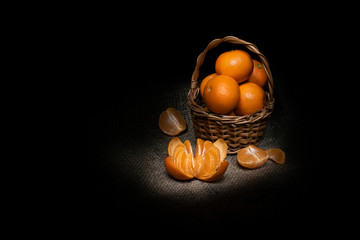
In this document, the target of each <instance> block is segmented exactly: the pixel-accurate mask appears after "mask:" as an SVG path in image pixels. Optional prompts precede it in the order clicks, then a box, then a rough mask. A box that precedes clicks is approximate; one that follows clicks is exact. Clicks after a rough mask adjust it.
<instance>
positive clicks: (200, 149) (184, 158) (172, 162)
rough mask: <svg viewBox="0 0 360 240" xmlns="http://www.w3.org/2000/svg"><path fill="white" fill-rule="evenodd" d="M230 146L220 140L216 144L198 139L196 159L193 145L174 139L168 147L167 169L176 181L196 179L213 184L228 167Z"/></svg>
mask: <svg viewBox="0 0 360 240" xmlns="http://www.w3.org/2000/svg"><path fill="white" fill-rule="evenodd" d="M227 149H228V146H227V144H226V142H225V141H224V140H223V139H221V138H219V139H218V140H216V142H215V143H212V142H210V141H203V140H202V139H200V138H198V139H197V145H196V152H195V157H194V155H193V151H192V147H191V143H190V141H189V140H186V141H185V142H184V143H182V142H181V140H180V139H179V138H177V137H175V138H173V139H172V140H171V141H170V143H169V145H168V154H169V156H168V157H167V158H165V168H166V170H167V172H168V173H169V174H170V175H171V176H172V177H173V178H175V179H178V180H190V179H193V178H194V177H195V178H197V179H199V180H202V181H206V182H213V181H217V180H218V179H220V178H221V177H222V176H223V175H224V173H225V171H226V169H227V166H228V161H227V160H226V159H225V158H226V155H227Z"/></svg>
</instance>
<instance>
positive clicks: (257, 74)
mask: <svg viewBox="0 0 360 240" xmlns="http://www.w3.org/2000/svg"><path fill="white" fill-rule="evenodd" d="M252 61H253V63H254V67H253V71H252V73H251V75H250V78H249V80H248V82H252V83H256V84H257V85H259V86H260V87H262V88H263V87H265V84H266V83H267V80H268V77H267V75H266V72H265V68H264V66H263V65H262V64H261V63H260V62H259V61H257V60H255V59H253V60H252Z"/></svg>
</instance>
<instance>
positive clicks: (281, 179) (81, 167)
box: [68, 23, 326, 234]
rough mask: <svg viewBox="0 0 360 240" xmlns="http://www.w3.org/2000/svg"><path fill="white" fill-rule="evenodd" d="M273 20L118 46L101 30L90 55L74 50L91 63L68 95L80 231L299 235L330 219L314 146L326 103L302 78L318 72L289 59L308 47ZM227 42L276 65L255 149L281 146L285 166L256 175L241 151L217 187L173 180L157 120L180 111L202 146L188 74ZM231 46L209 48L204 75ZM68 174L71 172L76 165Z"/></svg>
mask: <svg viewBox="0 0 360 240" xmlns="http://www.w3.org/2000/svg"><path fill="white" fill-rule="evenodd" d="M269 24H270V25H269V26H277V28H275V27H272V28H269V32H264V31H254V30H253V28H252V27H249V28H248V29H246V28H240V29H239V26H237V25H236V28H233V27H228V28H218V30H217V31H215V30H216V29H217V28H214V26H210V25H209V28H208V29H205V28H199V27H198V26H196V25H194V24H189V26H192V28H189V29H188V30H185V29H186V27H185V26H177V28H174V29H175V30H173V31H170V32H165V31H164V32H163V31H161V29H167V28H165V27H164V28H160V29H158V30H156V29H155V30H154V31H155V32H151V34H150V33H145V32H146V31H145V30H144V29H143V30H144V31H140V30H139V29H138V30H137V31H135V32H136V35H129V36H128V37H127V38H124V39H121V40H120V39H117V38H114V37H113V35H112V34H109V35H106V34H105V33H107V32H109V33H112V32H113V31H110V30H109V31H106V30H108V29H103V28H102V30H101V39H102V40H101V39H100V40H99V42H100V43H101V44H99V42H96V41H93V42H91V41H90V43H93V44H89V46H88V48H86V47H84V43H86V41H82V43H81V44H79V46H82V48H83V50H82V51H81V50H80V52H79V51H78V53H79V55H80V54H81V53H82V52H84V53H86V54H85V55H84V56H83V57H82V58H81V59H86V61H84V63H83V65H82V66H81V74H79V76H82V77H79V79H80V80H79V79H78V80H77V85H76V86H75V87H76V88H72V89H74V90H73V93H74V95H75V96H74V98H75V100H76V101H75V102H76V104H75V105H74V104H73V101H72V104H73V105H74V106H73V108H75V111H74V112H75V114H74V115H71V118H72V119H71V120H72V121H75V122H76V123H77V126H78V131H77V134H76V135H78V136H79V138H74V139H73V141H74V142H75V149H76V150H77V151H76V152H77V155H76V163H78V168H76V169H77V170H76V171H74V174H75V178H76V182H74V183H73V191H72V194H71V195H70V197H69V198H68V200H69V202H70V204H71V209H73V211H72V215H71V216H72V218H73V219H74V221H75V222H76V223H78V222H81V223H85V224H84V225H85V226H93V227H94V229H96V228H98V226H99V225H105V226H106V227H107V228H111V229H114V230H115V231H122V232H124V231H127V230H128V231H129V232H131V233H132V234H134V233H136V232H138V233H139V234H141V233H143V228H137V229H138V231H137V230H136V229H135V230H134V229H132V230H130V229H131V228H132V227H133V226H137V227H138V226H146V227H148V228H147V233H148V231H150V232H152V233H155V234H159V231H160V233H162V232H164V231H168V230H176V231H177V232H179V231H180V232H181V231H186V230H189V231H190V232H196V231H198V232H201V231H203V229H204V228H205V229H206V228H211V229H214V231H210V232H211V233H213V232H216V230H217V229H218V228H219V226H226V231H227V232H229V234H233V230H234V229H237V230H236V231H238V230H241V229H242V228H241V227H243V228H245V227H247V228H248V227H251V226H252V227H254V229H256V227H257V226H261V228H264V227H267V226H271V227H275V229H276V228H279V226H284V225H287V226H292V227H293V228H294V229H296V230H297V231H302V229H303V228H302V227H301V228H300V229H298V226H302V225H301V224H300V225H299V219H306V221H307V222H306V225H307V227H309V226H310V225H313V226H317V223H318V222H319V221H320V219H322V218H323V213H324V210H323V207H322V206H323V205H322V204H323V202H324V200H325V198H324V197H322V196H323V192H324V190H323V187H324V186H325V185H326V184H324V180H323V179H322V177H323V166H324V165H325V161H326V159H325V158H324V157H323V155H322V153H323V142H322V141H317V140H316V141H314V140H313V139H315V138H318V137H321V136H323V130H321V129H320V128H319V127H318V126H320V125H321V124H319V123H321V121H320V120H322V119H320V118H319V117H318V116H321V114H320V115H319V114H318V109H321V107H322V106H324V104H323V102H321V101H320V102H318V101H314V99H315V98H314V96H316V95H317V91H315V90H314V89H315V88H314V84H313V85H311V86H312V87H308V86H307V85H306V84H302V83H303V82H305V81H309V76H310V75H309V74H308V73H307V72H306V71H305V70H306V69H311V67H309V66H308V65H306V66H305V65H304V64H303V62H302V59H301V58H299V57H291V56H302V54H303V53H308V52H310V51H311V49H310V48H307V46H304V45H301V44H299V42H298V41H296V39H297V36H298V35H299V32H298V31H290V32H289V31H288V29H287V27H286V26H288V25H284V26H283V27H279V25H277V24H275V23H269ZM186 26H188V25H186ZM281 26H282V25H281ZM149 27H150V26H149ZM203 27H204V26H203ZM180 30H182V31H180ZM92 31H93V29H92V30H91V33H92ZM226 35H235V36H237V37H239V38H242V39H244V40H246V41H250V42H252V43H254V44H255V45H257V46H258V48H259V50H260V51H261V52H262V53H264V54H265V56H267V58H268V60H269V63H270V68H271V70H272V74H273V77H274V82H275V109H274V112H273V114H272V115H271V117H270V118H269V119H268V122H267V128H266V129H265V134H264V136H263V137H262V139H261V141H260V143H259V147H261V148H264V149H266V148H270V147H275V148H280V149H282V150H283V151H284V152H285V153H286V163H285V164H284V165H277V164H275V163H274V162H272V161H268V162H267V163H266V164H265V165H264V166H263V167H261V168H259V169H255V170H248V169H245V168H243V167H241V166H240V165H239V164H238V163H237V160H236V155H228V156H227V158H226V159H227V160H228V161H229V166H228V169H227V171H226V173H225V175H224V176H223V178H222V179H221V180H220V181H218V182H214V183H206V182H202V181H199V180H192V181H185V182H181V181H176V180H174V179H173V178H171V177H170V176H169V175H168V174H167V172H166V169H165V166H164V159H165V157H166V156H167V146H168V143H169V141H170V140H171V139H172V137H169V136H166V135H165V134H163V133H162V132H161V131H160V129H159V128H158V125H157V124H158V117H159V115H160V113H161V112H162V111H164V110H165V109H166V108H168V107H174V108H176V109H178V110H179V111H180V112H181V113H182V114H183V115H184V117H185V120H186V123H187V130H186V131H185V132H183V133H182V134H180V135H179V138H180V139H181V140H182V141H184V140H186V139H189V140H190V141H191V144H192V146H193V148H195V145H196V139H195V136H194V131H193V127H192V121H191V118H190V112H189V109H188V107H187V103H186V95H187V92H188V90H189V88H190V79H191V74H192V71H193V69H194V67H195V61H196V57H197V56H198V54H199V53H200V52H201V51H203V49H204V48H205V47H206V45H207V44H208V43H209V42H210V41H211V40H213V39H214V38H219V37H224V36H226ZM151 36H156V38H155V37H151ZM86 39H87V38H86ZM144 39H146V41H145V40H144ZM117 40H119V41H122V42H121V44H119V42H118V41H117ZM93 46H98V47H97V48H95V49H92V48H91V47H93ZM124 46H127V47H126V48H125V47H124ZM230 47H231V46H230V45H225V46H221V47H219V50H215V49H214V50H213V52H209V54H208V55H207V60H208V62H204V65H203V67H202V68H201V69H200V72H201V74H203V75H205V74H206V73H211V72H212V71H213V65H212V62H214V60H215V58H216V56H217V54H218V53H219V52H221V51H223V50H228V49H229V48H230ZM124 49H125V50H128V51H129V52H128V53H125V52H124V51H123V50H124ZM90 50H91V51H90ZM84 73H85V76H84V75H83V74H84ZM203 75H202V76H201V77H203ZM81 79H82V80H81ZM318 82H319V83H320V82H321V81H318ZM313 83H316V81H313ZM319 83H318V84H319ZM309 119H311V121H310V120H309ZM314 149H315V150H314ZM79 150H80V151H79ZM69 168H71V169H72V168H74V167H73V163H70V164H69ZM73 213H75V217H74V216H73ZM184 226H186V227H184ZM240 226H241V227H240ZM287 229H289V228H287ZM208 232H209V231H208Z"/></svg>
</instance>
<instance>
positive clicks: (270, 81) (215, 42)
mask: <svg viewBox="0 0 360 240" xmlns="http://www.w3.org/2000/svg"><path fill="white" fill-rule="evenodd" d="M223 42H228V43H233V44H242V45H244V46H245V47H246V48H247V49H249V50H250V51H251V52H253V53H255V54H257V55H258V57H259V58H260V61H261V63H262V64H263V65H264V67H265V72H266V75H267V76H268V86H269V93H270V100H271V101H272V100H273V91H274V82H273V77H272V74H271V71H270V68H269V62H268V60H267V59H266V57H265V56H264V55H263V54H262V53H260V51H259V49H258V48H257V47H256V46H255V45H254V44H252V43H249V42H246V41H244V40H241V39H239V38H237V37H234V36H227V37H224V38H218V39H214V40H212V41H211V42H210V43H209V44H208V45H207V47H206V48H205V50H204V51H203V52H202V53H200V55H199V56H198V58H197V60H196V66H195V70H194V72H193V74H192V77H191V90H192V91H195V90H196V88H197V85H198V83H197V82H198V78H199V69H200V66H201V65H202V64H203V62H204V60H205V56H206V53H207V52H208V51H209V50H211V49H213V48H215V47H217V46H218V45H219V44H220V43H223Z"/></svg>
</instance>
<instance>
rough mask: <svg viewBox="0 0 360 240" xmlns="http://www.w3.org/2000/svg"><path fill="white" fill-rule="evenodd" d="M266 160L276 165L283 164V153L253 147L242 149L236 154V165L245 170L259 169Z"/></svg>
mask: <svg viewBox="0 0 360 240" xmlns="http://www.w3.org/2000/svg"><path fill="white" fill-rule="evenodd" d="M268 159H270V160H273V161H274V162H276V163H277V164H284V163H285V153H284V152H283V151H282V150H281V149H279V148H269V149H266V150H262V149H260V148H258V147H255V146H254V145H249V146H248V147H246V148H242V149H240V150H239V151H238V153H237V160H238V163H239V164H240V165H241V166H243V167H246V168H258V167H261V166H262V165H264V163H265V162H266V161H267V160H268Z"/></svg>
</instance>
